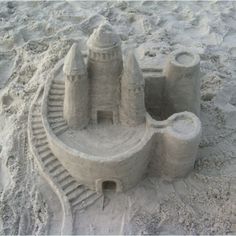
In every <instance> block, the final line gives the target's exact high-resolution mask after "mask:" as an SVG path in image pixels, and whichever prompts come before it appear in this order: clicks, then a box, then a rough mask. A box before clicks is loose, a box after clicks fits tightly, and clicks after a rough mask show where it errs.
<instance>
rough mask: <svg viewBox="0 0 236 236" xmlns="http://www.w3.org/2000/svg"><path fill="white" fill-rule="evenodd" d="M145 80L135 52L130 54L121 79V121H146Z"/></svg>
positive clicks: (132, 124) (133, 124) (137, 123)
mask: <svg viewBox="0 0 236 236" xmlns="http://www.w3.org/2000/svg"><path fill="white" fill-rule="evenodd" d="M145 116H146V110H145V105H144V80H143V76H142V71H141V69H140V67H139V65H138V62H137V60H136V58H135V56H134V54H133V52H130V53H129V54H128V57H127V60H126V61H125V64H124V74H123V76H122V80H121V108H120V121H121V123H122V124H126V125H130V126H136V125H140V124H142V123H144V122H145Z"/></svg>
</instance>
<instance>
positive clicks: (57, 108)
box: [48, 106, 63, 112]
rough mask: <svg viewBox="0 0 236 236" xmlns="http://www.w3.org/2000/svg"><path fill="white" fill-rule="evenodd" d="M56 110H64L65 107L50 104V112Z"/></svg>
mask: <svg viewBox="0 0 236 236" xmlns="http://www.w3.org/2000/svg"><path fill="white" fill-rule="evenodd" d="M54 111H59V112H62V111H63V107H56V106H48V112H54Z"/></svg>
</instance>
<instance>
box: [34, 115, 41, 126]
mask: <svg viewBox="0 0 236 236" xmlns="http://www.w3.org/2000/svg"><path fill="white" fill-rule="evenodd" d="M37 124H42V119H41V117H40V118H33V119H32V125H37Z"/></svg>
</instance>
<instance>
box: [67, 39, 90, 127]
mask: <svg viewBox="0 0 236 236" xmlns="http://www.w3.org/2000/svg"><path fill="white" fill-rule="evenodd" d="M63 72H64V74H65V97H64V109H63V116H64V119H65V120H66V122H67V124H68V126H69V127H73V128H84V127H85V126H86V125H87V124H88V121H89V118H88V117H89V116H88V79H87V70H86V67H85V64H84V60H83V56H82V54H81V52H80V50H79V48H78V45H77V44H76V43H75V44H73V45H72V47H71V49H70V51H69V52H68V54H67V56H66V58H65V62H64V67H63Z"/></svg>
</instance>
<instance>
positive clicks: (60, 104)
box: [48, 101, 63, 107]
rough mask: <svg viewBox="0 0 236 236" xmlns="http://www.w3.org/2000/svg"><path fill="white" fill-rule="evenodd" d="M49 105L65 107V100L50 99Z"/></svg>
mask: <svg viewBox="0 0 236 236" xmlns="http://www.w3.org/2000/svg"><path fill="white" fill-rule="evenodd" d="M48 106H49V107H63V101H50V102H48Z"/></svg>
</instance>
